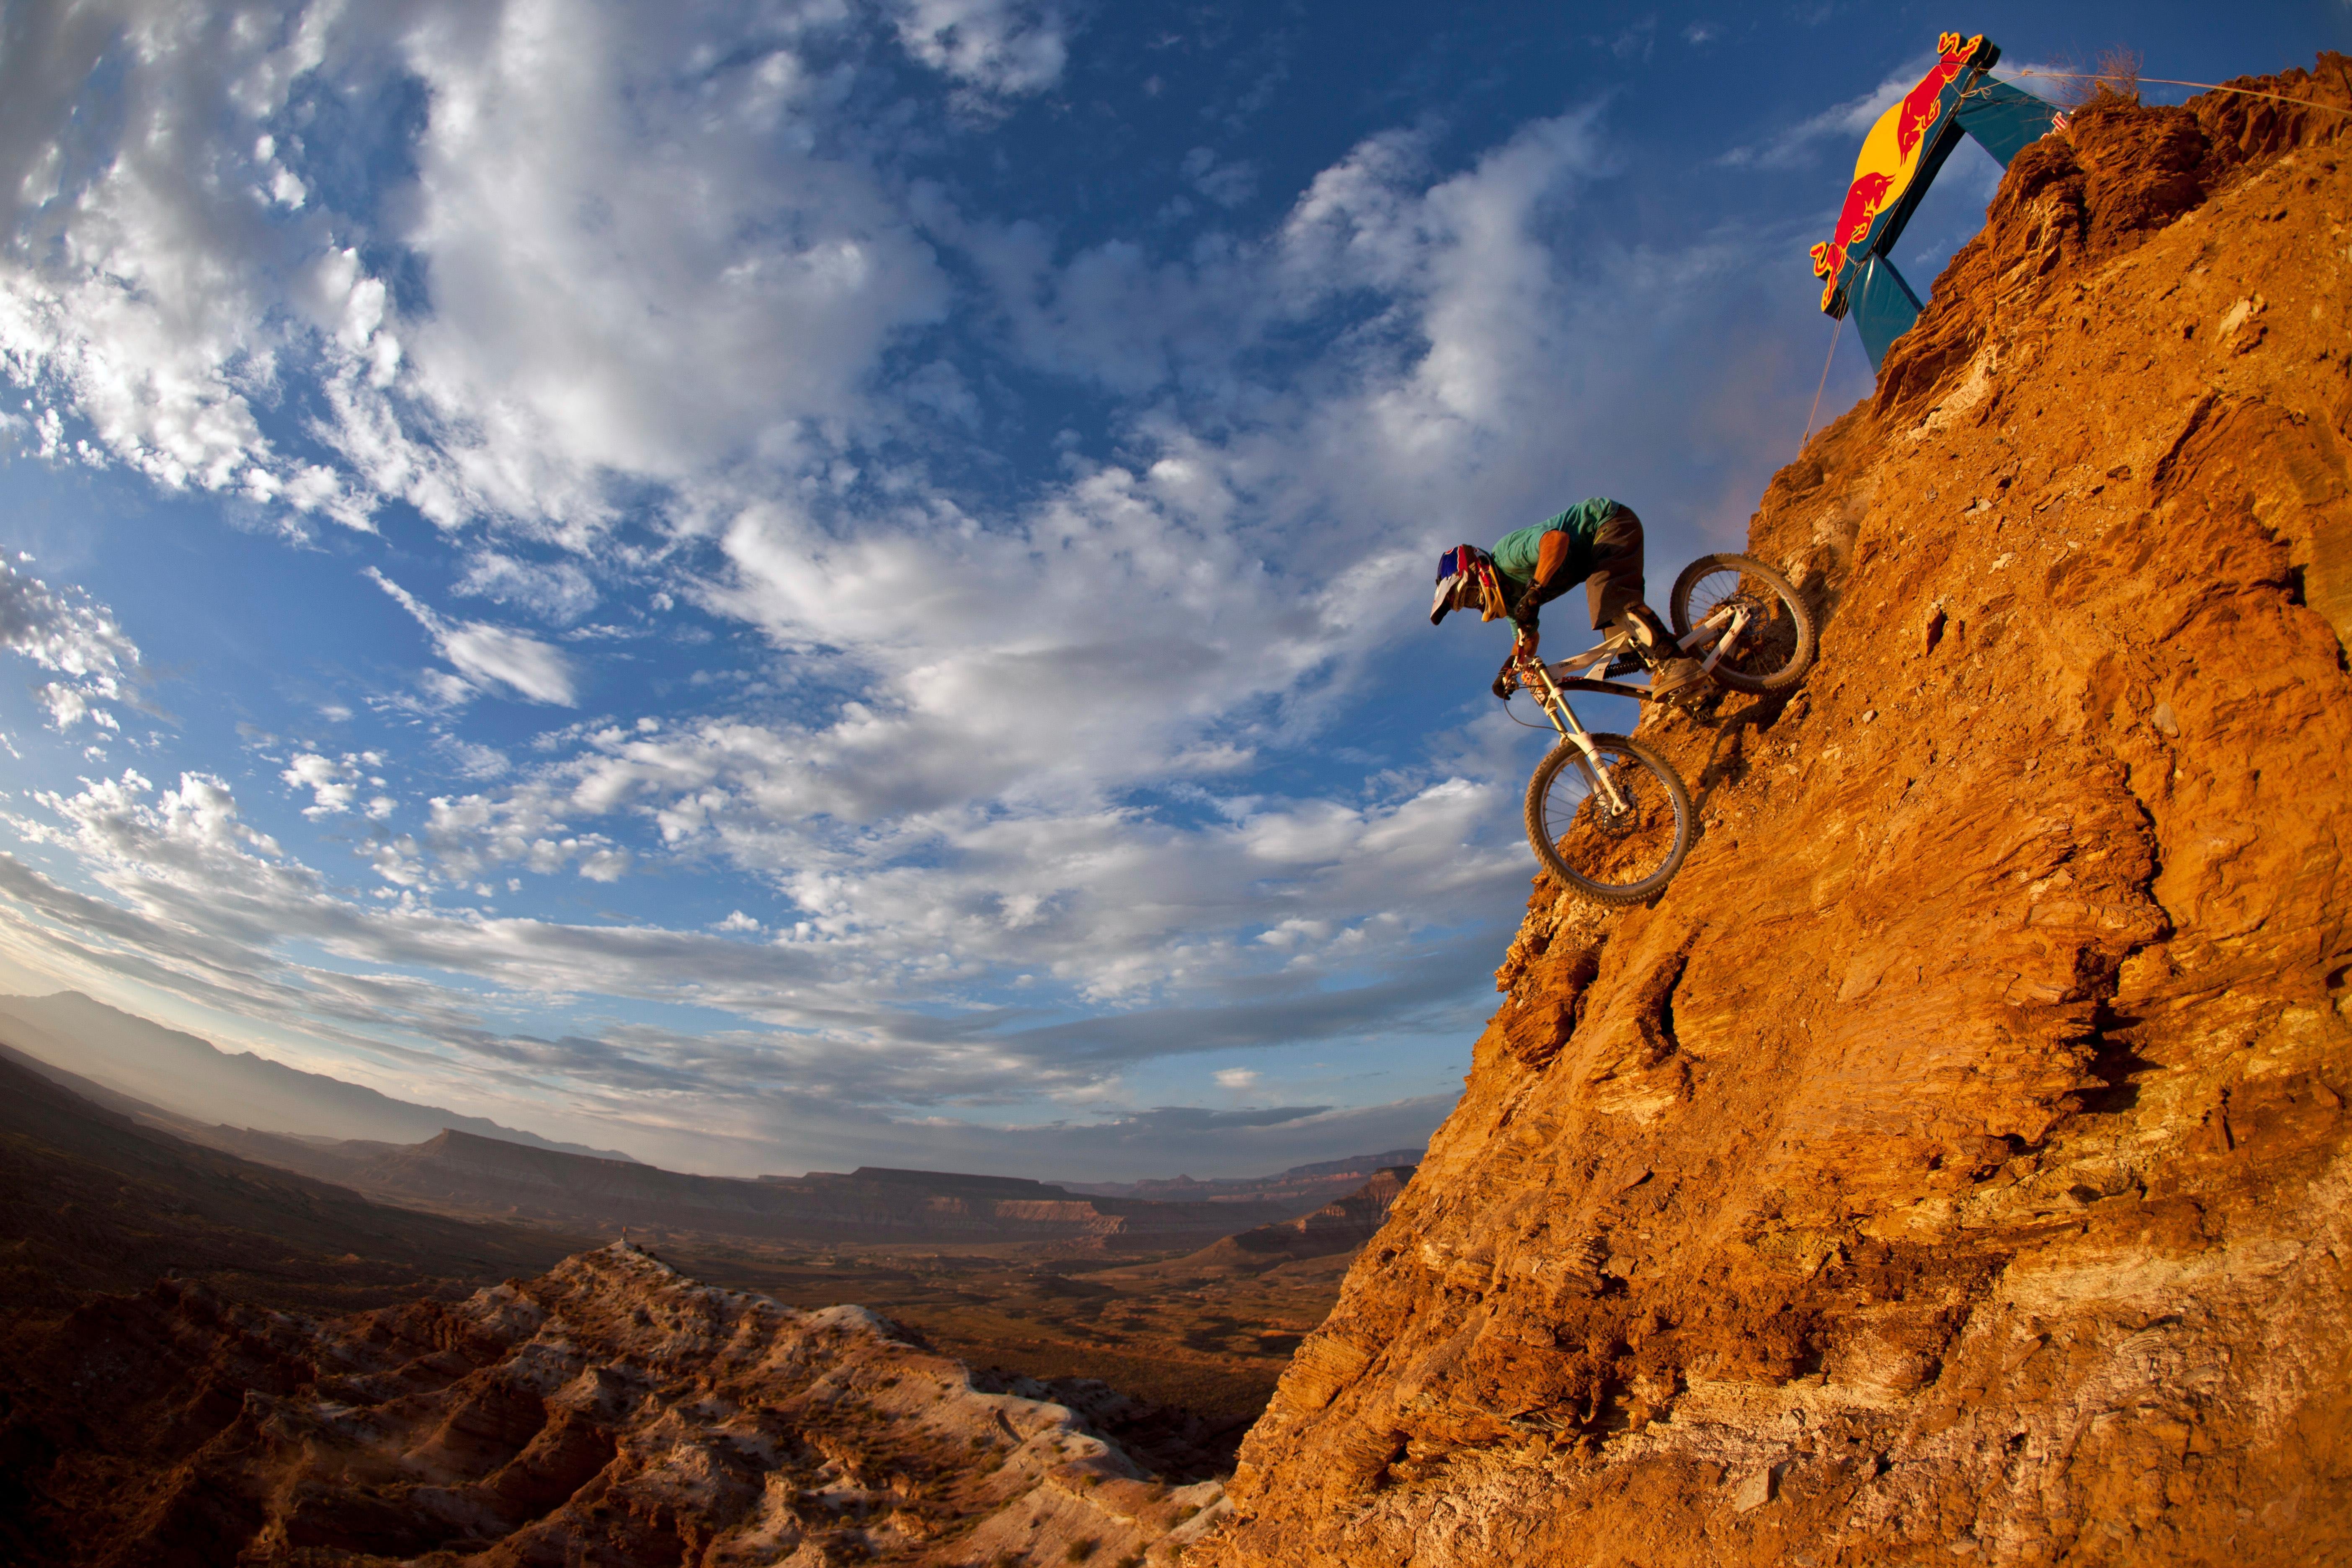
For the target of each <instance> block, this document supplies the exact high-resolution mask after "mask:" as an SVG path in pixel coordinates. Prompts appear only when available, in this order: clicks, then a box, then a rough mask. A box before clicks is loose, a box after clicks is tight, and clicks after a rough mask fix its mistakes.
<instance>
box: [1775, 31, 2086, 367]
mask: <svg viewBox="0 0 2352 1568" xmlns="http://www.w3.org/2000/svg"><path fill="white" fill-rule="evenodd" d="M1999 59H2000V49H1999V48H1998V47H1995V46H1994V45H1993V44H1992V43H1990V41H1989V40H1987V39H1986V37H1984V35H1983V34H1981V33H1979V34H1977V35H1976V36H1975V37H1965V38H1964V37H1961V36H1960V35H1959V34H1958V33H1946V34H1944V35H1943V36H1942V37H1939V38H1937V40H1936V63H1935V64H1934V65H1933V66H1931V67H1929V68H1928V70H1927V75H1926V76H1923V77H1921V78H1920V79H1919V82H1918V85H1917V86H1916V87H1914V88H1913V89H1911V90H1910V91H1908V92H1906V93H1905V94H1904V95H1903V97H1902V98H1901V99H1900V100H1897V101H1896V102H1895V103H1894V104H1893V105H1891V106H1889V108H1888V109H1887V110H1886V112H1885V113H1884V114H1882V115H1880V116H1879V117H1878V122H1877V123H1876V124H1874V125H1873V126H1872V127H1871V128H1870V134H1869V135H1868V136H1866V137H1864V139H1863V143H1862V155H1861V156H1860V157H1859V158H1857V159H1855V160H1854V165H1853V182H1852V183H1851V184H1848V185H1847V186H1846V191H1845V201H1844V203H1843V205H1841V206H1840V207H1839V208H1838V216H1837V223H1836V225H1835V226H1833V227H1832V229H1831V230H1830V237H1829V238H1827V239H1826V240H1823V241H1822V243H1821V244H1819V245H1816V246H1814V247H1813V276H1814V277H1816V278H1819V279H1823V282H1822V310H1823V311H1824V312H1825V313H1827V314H1829V315H1831V316H1835V317H1840V318H1843V316H1844V315H1845V314H1846V313H1847V312H1848V311H1849V310H1851V311H1853V318H1854V325H1855V327H1856V328H1857V329H1858V330H1859V331H1861V333H1862V342H1863V347H1864V349H1865V350H1867V351H1868V353H1869V354H1870V363H1871V364H1872V365H1873V366H1874V367H1875V366H1876V365H1877V364H1878V363H1879V362H1880V361H1881V360H1882V359H1883V358H1884V357H1885V353H1886V348H1887V345H1888V344H1889V343H1892V342H1894V341H1895V339H1896V338H1898V337H1900V336H1902V335H1903V333H1905V332H1906V331H1909V330H1910V327H1911V323H1912V322H1913V321H1916V320H1918V317H1919V300H1918V297H1917V296H1916V295H1915V294H1913V293H1912V292H1911V288H1910V285H1909V284H1907V283H1906V282H1904V280H1903V278H1902V275H1901V274H1900V273H1897V272H1896V271H1895V267H1894V264H1893V263H1892V262H1891V261H1889V260H1888V259H1887V253H1888V252H1889V251H1891V250H1892V249H1893V248H1894V247H1895V241H1896V240H1897V239H1898V238H1900V237H1902V233H1903V228H1904V226H1905V225H1906V224H1907V223H1909V222H1910V221H1911V215H1912V213H1913V212H1915V211H1916V210H1917V208H1918V205H1919V201H1920V198H1921V197H1923V196H1925V195H1927V187H1928V186H1929V185H1930V184H1932V183H1933V182H1934V181H1935V178H1936V173H1937V170H1939V169H1941V168H1942V167H1943V166H1944V160H1945V159H1947V158H1948V157H1950V156H1951V154H1952V150H1953V149H1954V148H1956V147H1957V146H1958V145H1959V139H1960V137H1961V136H1962V135H1963V134H1966V135H1970V136H1974V137H1975V138H1976V139H1977V141H1978V142H1979V143H1980V144H1981V145H1982V146H1983V147H1984V149H1985V150H1986V151H1987V152H1989V153H1991V154H1992V155H1993V156H1994V157H1995V158H1997V159H1999V160H2000V163H2002V164H2003V165H2004V166H2006V165H2007V164H2008V163H2009V161H2010V160H2011V158H2013V157H2015V156H2016V155H2017V154H2018V153H2020V152H2021V151H2022V150H2023V149H2024V148H2025V147H2026V146H2027V145H2028V144H2029V143H2031V142H2034V141H2036V140H2037V139H2039V138H2040V137H2042V136H2044V135H2046V134H2048V133H2049V132H2050V131H2051V130H2052V128H2053V126H2055V125H2057V124H2059V123H2061V120H2060V116H2059V114H2058V111H2057V110H2056V109H2055V108H2053V106H2051V105H2050V104H2047V103H2044V102H2043V101H2042V100H2040V99H2038V98H2035V97H2034V96H2033V95H2032V94H2031V93H2028V92H2023V91H2021V90H2019V89H2016V88H2013V87H2011V86H2010V85H2009V84H2008V83H2007V82H2002V81H1995V80H1994V79H1992V77H1991V75H1990V72H1991V70H1992V67H1993V63H1994V62H1995V61H1997V60H1999Z"/></svg>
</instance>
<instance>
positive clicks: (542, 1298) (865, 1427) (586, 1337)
mask: <svg viewBox="0 0 2352 1568" xmlns="http://www.w3.org/2000/svg"><path fill="white" fill-rule="evenodd" d="M22 1349H23V1350H24V1351H25V1352H26V1354H25V1355H24V1357H23V1361H22V1363H20V1364H19V1365H17V1366H16V1367H14V1368H12V1370H11V1375H10V1377H9V1379H8V1384H9V1387H8V1390H7V1399H6V1406H7V1407H6V1409H5V1417H6V1418H5V1421H0V1547H5V1551H0V1556H5V1557H6V1558H7V1560H9V1561H11V1562H19V1563H121V1564H138V1565H139V1568H161V1565H167V1564H190V1565H195V1564H212V1563H249V1564H266V1563H284V1564H296V1563H299V1564H303V1565H305V1568H358V1565H360V1564H367V1563H394V1562H402V1563H427V1564H436V1565H455V1564H458V1563H478V1564H485V1565H488V1564H527V1563H550V1564H555V1563H564V1564H584V1563H610V1564H633V1565H635V1564H654V1563H694V1564H698V1565H701V1568H722V1565H726V1564H751V1563H759V1564H775V1563H782V1564H790V1565H791V1568H826V1565H829V1564H835V1563H908V1564H915V1563H923V1564H949V1563H954V1564H964V1563H994V1562H998V1561H1034V1562H1040V1563H1043V1562H1045V1561H1048V1560H1050V1561H1054V1562H1065V1561H1066V1562H1083V1561H1090V1560H1097V1559H1098V1560H1099V1561H1100V1562H1101V1563H1144V1562H1151V1563H1169V1562H1172V1561H1173V1560H1174V1558H1175V1556H1176V1555H1177V1553H1178V1552H1181V1549H1182V1548H1183V1546H1184V1545H1185V1544H1186V1542H1189V1541H1190V1540H1191V1539H1192V1538H1193V1537H1194V1536H1196V1535H1198V1534H1199V1533H1200V1532H1201V1531H1204V1530H1206V1529H1207V1528H1209V1527H1210V1526H1211V1524H1212V1523H1213V1521H1215V1519H1216V1518H1217V1516H1218V1515H1219V1513H1220V1512H1221V1511H1222V1510H1223V1503H1222V1500H1221V1496H1220V1489H1219V1488H1218V1486H1217V1484H1216V1483H1215V1482H1213V1481H1207V1482H1202V1483H1200V1484H1198V1485H1195V1486H1191V1487H1180V1488H1174V1489H1171V1488H1169V1487H1167V1486H1165V1485H1162V1484H1160V1483H1159V1482H1158V1481H1156V1480H1154V1479H1151V1478H1150V1475H1149V1474H1148V1473H1147V1472H1146V1471H1145V1470H1144V1469H1143V1468H1140V1467H1139V1465H1137V1464H1136V1463H1135V1461H1134V1460H1133V1458H1130V1456H1129V1454H1128V1453H1127V1452H1125V1451H1123V1450H1122V1449H1121V1448H1120V1447H1118V1445H1116V1444H1114V1443H1112V1442H1109V1441H1107V1440H1106V1439H1105V1438H1104V1437H1103V1436H1101V1433H1100V1431H1099V1430H1098V1426H1097V1424H1098V1423H1100V1422H1103V1421H1106V1420H1110V1421H1115V1420H1117V1419H1118V1417H1119V1416H1120V1415H1122V1414H1125V1413H1124V1412H1122V1411H1121V1410H1120V1409H1118V1405H1120V1403H1121V1402H1120V1401H1119V1400H1118V1397H1117V1396H1116V1395H1113V1394H1110V1393H1109V1392H1108V1390H1106V1389H1102V1388H1101V1387H1100V1386H1099V1385H1093V1386H1091V1387H1078V1388H1075V1389H1071V1390H1067V1391H1063V1392H1065V1393H1066V1395H1067V1396H1068V1398H1070V1399H1074V1400H1075V1401H1076V1404H1077V1405H1079V1406H1081V1407H1082V1408H1076V1409H1074V1408H1073V1405H1072V1404H1071V1403H1069V1402H1065V1401H1056V1400H1055V1399H1051V1398H1048V1397H1046V1394H1047V1393H1048V1391H1047V1390H1046V1389H1045V1388H1044V1387H1041V1386H1038V1385H1034V1384H1026V1383H1025V1382H1024V1383H1021V1384H1015V1385H1013V1386H1011V1387H1007V1388H992V1387H990V1386H987V1385H985V1384H982V1383H976V1382H975V1381H974V1380H973V1378H972V1377H971V1375H970V1374H969V1373H966V1371H965V1369H964V1368H963V1367H962V1366H961V1364H960V1363H955V1362H952V1361H949V1360H947V1359H945V1358H944V1357H940V1356H937V1355H933V1354H930V1353H929V1352H925V1351H923V1350H921V1349H919V1347H917V1346H914V1345H911V1344H908V1343H906V1342H903V1341H901V1340H900V1339H898V1338H897V1337H895V1335H894V1334H893V1332H892V1331H891V1330H890V1328H889V1326H888V1325H887V1323H886V1322H884V1321H880V1320H877V1319H876V1318H875V1317H874V1316H873V1315H872V1314H870V1313H868V1312H866V1310H864V1309H863V1308H858V1307H836V1308H832V1309H828V1310H823V1311H815V1312H800V1311H793V1310H789V1309H787V1308H783V1307H780V1306H778V1305H777V1304H776V1303H775V1302H773V1301H772V1300H767V1299H766V1298H764V1297H761V1296H751V1295H745V1294H742V1293H740V1292H736V1291H729V1290H719V1289H712V1288H710V1287H709V1286H705V1285H699V1284H697V1283H696V1282H695V1281H693V1280H691V1279H686V1278H684V1277H682V1276H680V1275H678V1274H677V1273H676V1272H675V1271H673V1270H671V1269H670V1268H667V1267H666V1266H664V1265H663V1264H661V1263H660V1262H658V1261H656V1259H654V1258H652V1257H650V1256H648V1255H647V1254H646V1253H644V1252H643V1251H640V1250H638V1249H635V1248H633V1247H629V1246H628V1245H627V1244H625V1243H622V1244H617V1245H615V1246H613V1247H605V1248H603V1249H601V1250H599V1251H595V1252H591V1253H583V1254H582V1255H580V1256H579V1257H576V1258H571V1259H568V1260H567V1261H565V1262H564V1263H562V1264H561V1265H560V1266H558V1267H557V1268H554V1269H552V1270H551V1271H550V1272H549V1273H547V1274H545V1275H543V1276H541V1277H540V1278H538V1279H531V1280H527V1281H516V1282H513V1283H510V1284H508V1285H504V1286H499V1287H497V1288H495V1289H488V1290H483V1291H479V1292H478V1293H476V1294H475V1295H474V1296H472V1297H471V1298H469V1299H467V1300H464V1301H461V1302H457V1303H449V1304H445V1303H440V1302H430V1301H427V1302H419V1303H417V1304H415V1305H413V1306H407V1307H400V1308H391V1309H385V1310H379V1311H374V1312H367V1313H362V1314H359V1315H356V1316H353V1317H349V1318H342V1319H333V1320H327V1321H314V1320H310V1319H306V1318H301V1317H296V1316H289V1315H285V1314H279V1313H275V1312H268V1311H263V1310H257V1309H254V1308H249V1307H241V1306H236V1305H232V1304H229V1303H227V1302H225V1301H223V1300H221V1299H219V1298H218V1297H215V1296H214V1295H212V1294H210V1293H209V1292H207V1291H205V1289H202V1288H201V1287H199V1286H194V1285H190V1284H186V1283H184V1282H173V1281H166V1282H164V1283H163V1284H162V1285H159V1286H158V1287H156V1288H155V1289H153V1290H152V1291H150V1292H149V1293H147V1294H146V1295H145V1296H143V1297H139V1298H126V1297H108V1298H100V1299H99V1300H93V1301H91V1302H89V1304H87V1305H86V1306H84V1307H82V1308H80V1309H79V1310H77V1311H76V1312H75V1313H74V1314H73V1315H72V1316H71V1317H70V1318H69V1319H68V1320H67V1321H65V1323H64V1325H63V1326H62V1328H60V1329H58V1330H57V1331H53V1332H51V1333H50V1334H48V1335H47V1336H46V1337H45V1338H44V1339H43V1340H42V1341H41V1342H39V1343H38V1344H37V1345H26V1346H24V1347H22Z"/></svg>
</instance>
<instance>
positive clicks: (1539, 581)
mask: <svg viewBox="0 0 2352 1568" xmlns="http://www.w3.org/2000/svg"><path fill="white" fill-rule="evenodd" d="M1575 550H1576V545H1575V542H1574V541H1573V540H1571V539H1570V537H1569V535H1568V532H1567V531H1566V530H1564V529H1557V528H1556V529H1554V530H1552V531H1550V532H1549V533H1547V534H1545V535H1544V536H1543V542H1542V543H1541V544H1539V545H1538V546H1537V548H1536V570H1535V575H1534V576H1533V577H1532V578H1530V579H1529V580H1528V585H1527V587H1526V588H1524V589H1522V590H1521V591H1520V594H1519V602H1518V603H1517V604H1516V605H1512V606H1511V619H1512V620H1514V621H1516V622H1517V623H1518V624H1519V626H1521V627H1523V628H1525V629H1526V630H1527V631H1528V632H1533V631H1534V630H1535V629H1536V623H1537V621H1538V619H1539V618H1540V616H1541V612H1542V610H1543V606H1544V605H1545V603H1546V602H1547V601H1548V600H1549V599H1552V598H1554V597H1556V596H1557V594H1558V590H1559V588H1565V587H1567V586H1568V584H1565V583H1561V584H1557V586H1555V585H1554V583H1553V579H1554V578H1556V577H1558V576H1559V574H1560V570H1561V568H1563V567H1565V566H1566V565H1567V564H1568V559H1569V557H1570V555H1571V554H1573V553H1574V552H1575Z"/></svg>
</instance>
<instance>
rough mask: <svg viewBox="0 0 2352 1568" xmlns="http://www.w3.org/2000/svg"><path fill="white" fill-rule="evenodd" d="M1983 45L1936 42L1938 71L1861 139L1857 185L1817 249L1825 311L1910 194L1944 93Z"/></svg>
mask: <svg viewBox="0 0 2352 1568" xmlns="http://www.w3.org/2000/svg"><path fill="white" fill-rule="evenodd" d="M1983 45H1984V35H1983V34H1981V33H1979V34H1978V35H1976V36H1975V37H1970V38H1963V37H1960V36H1959V35H1958V33H1946V34H1944V35H1942V36H1941V37H1938V38H1937V40H1936V53H1937V60H1936V64H1935V66H1934V68H1932V69H1930V70H1929V71H1928V72H1927V75H1926V76H1924V77H1921V78H1920V79H1919V83H1918V85H1917V86H1916V87H1914V88H1913V89H1911V90H1910V91H1909V92H1906V93H1905V94H1904V95H1903V97H1902V100H1900V101H1899V102H1897V103H1895V105H1894V106H1893V107H1892V108H1890V109H1888V110H1887V111H1886V112H1885V113H1884V114H1882V115H1880V116H1879V117H1878V122H1877V123H1876V124H1874V125H1873V126H1872V127H1871V128H1870V134H1869V135H1868V136H1866V137H1864V138H1863V142H1862V155H1861V156H1860V157H1859V158H1857V159H1855V160H1854V164H1853V183H1852V184H1849V185H1847V186H1846V190H1845V202H1844V205H1842V206H1840V207H1839V208H1838V216H1837V226H1835V227H1834V228H1832V229H1831V230H1830V237H1829V238H1828V239H1827V240H1825V241H1823V242H1822V244H1820V245H1816V246H1814V247H1813V276H1814V277H1816V278H1824V279H1828V282H1827V283H1825V284H1824V285H1823V286H1822V310H1828V309H1829V308H1830V306H1831V304H1832V301H1834V300H1836V298H1837V289H1838V279H1840V278H1841V277H1842V276H1843V274H1844V272H1845V266H1846V260H1847V258H1849V257H1850V256H1852V255H1853V253H1854V251H1855V250H1856V248H1857V247H1860V246H1861V245H1862V244H1863V243H1864V241H1865V240H1867V239H1868V238H1869V237H1870V226H1871V225H1872V224H1873V223H1874V222H1876V221H1877V218H1878V215H1879V214H1880V213H1883V212H1885V210H1886V209H1887V208H1889V207H1891V206H1893V205H1895V203H1896V202H1897V201H1899V200H1901V199H1902V196H1903V193H1904V192H1905V191H1906V190H1908V189H1909V188H1910V185H1911V180H1912V176H1913V175H1914V174H1916V173H1917V172H1918V169H1919V154H1920V153H1921V151H1922V150H1923V149H1924V148H1925V147H1926V145H1927V132H1929V131H1931V130H1932V129H1934V127H1935V124H1936V122H1937V120H1938V119H1939V118H1941V117H1942V115H1943V114H1944V112H1945V109H1946V104H1945V101H1944V95H1945V92H1946V89H1948V88H1950V86H1951V85H1952V83H1954V82H1955V81H1958V79H1959V78H1960V75H1961V73H1962V72H1963V71H1965V70H1967V69H1968V68H1969V64H1970V63H1971V62H1972V61H1973V60H1974V59H1975V58H1976V56H1977V53H1978V51H1979V49H1980V48H1981V47H1983Z"/></svg>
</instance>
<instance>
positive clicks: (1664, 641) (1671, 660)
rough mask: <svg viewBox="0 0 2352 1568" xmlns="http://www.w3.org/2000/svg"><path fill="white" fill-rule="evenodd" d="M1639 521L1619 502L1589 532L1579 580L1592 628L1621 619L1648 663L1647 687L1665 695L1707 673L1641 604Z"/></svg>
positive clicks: (1692, 682)
mask: <svg viewBox="0 0 2352 1568" xmlns="http://www.w3.org/2000/svg"><path fill="white" fill-rule="evenodd" d="M1642 569H1643V547H1642V520H1641V519H1640V518H1638V517H1636V516H1634V515H1633V512H1632V511H1631V510H1628V509H1626V508H1623V507H1620V508H1619V509H1618V510H1616V511H1615V512H1614V513H1613V514H1612V515H1611V517H1610V519H1609V521H1606V522H1604V523H1602V524H1601V528H1600V531H1598V532H1596V533H1595V534H1594V535H1593V536H1592V574H1591V576H1589V577H1587V578H1586V579H1585V580H1584V588H1585V595H1586V597H1587V598H1588V600H1589V601H1590V602H1591V607H1592V629H1593V630H1594V631H1605V630H1606V629H1608V628H1609V627H1610V626H1614V625H1617V624H1618V623H1620V622H1622V623H1623V624H1624V626H1625V627H1626V629H1627V630H1628V631H1630V632H1631V633H1632V634H1633V651H1634V654H1635V655H1636V656H1637V657H1638V658H1640V659H1641V661H1642V662H1643V664H1646V665H1648V666H1649V667H1650V691H1651V694H1652V695H1653V696H1657V697H1666V696H1671V695H1673V694H1674V693H1675V692H1679V691H1683V690H1685V689H1687V688H1689V687H1691V686H1694V685H1696V684H1697V683H1698V682H1699V681H1702V680H1704V679H1706V671H1705V670H1704V669H1702V668H1699V663H1698V660H1696V659H1695V658H1685V657H1683V655H1682V653H1681V651H1680V650H1679V649H1677V648H1676V647H1675V639H1674V635H1673V634H1672V633H1671V632H1670V631H1668V630H1667V628H1666V625H1665V623H1664V621H1661V620H1660V619H1659V618H1658V615H1657V612H1656V611H1654V610H1653V609H1651V608H1650V606H1649V605H1646V604H1644V603H1643V598H1642V586H1643V571H1642Z"/></svg>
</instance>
